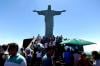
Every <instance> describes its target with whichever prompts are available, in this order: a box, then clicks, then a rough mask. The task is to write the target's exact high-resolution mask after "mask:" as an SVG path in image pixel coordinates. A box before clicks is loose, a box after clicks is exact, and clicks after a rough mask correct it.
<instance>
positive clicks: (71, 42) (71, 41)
mask: <svg viewBox="0 0 100 66" xmlns="http://www.w3.org/2000/svg"><path fill="white" fill-rule="evenodd" d="M61 44H67V45H81V46H84V45H91V44H96V43H94V42H90V41H86V40H82V39H69V40H64V41H62V42H61Z"/></svg>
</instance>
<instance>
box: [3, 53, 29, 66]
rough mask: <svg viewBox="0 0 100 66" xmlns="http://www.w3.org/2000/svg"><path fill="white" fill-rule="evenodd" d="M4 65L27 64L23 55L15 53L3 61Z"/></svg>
mask: <svg viewBox="0 0 100 66" xmlns="http://www.w3.org/2000/svg"><path fill="white" fill-rule="evenodd" d="M4 66H27V63H26V60H25V58H24V57H23V56H21V55H20V54H17V55H16V56H14V57H9V58H8V59H7V60H6V62H5V63H4Z"/></svg>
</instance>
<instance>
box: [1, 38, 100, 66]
mask: <svg viewBox="0 0 100 66" xmlns="http://www.w3.org/2000/svg"><path fill="white" fill-rule="evenodd" d="M62 39H63V37H62V36H57V37H54V36H52V37H41V36H38V37H36V38H35V41H34V42H32V43H31V45H30V46H28V47H22V48H20V49H19V47H18V44H16V43H9V44H7V45H2V46H0V66H100V54H99V52H97V51H93V52H92V53H91V54H92V55H91V57H88V56H87V54H86V53H84V51H79V50H78V49H75V48H74V49H73V48H72V47H70V46H62V45H61V44H60V43H61V42H62Z"/></svg>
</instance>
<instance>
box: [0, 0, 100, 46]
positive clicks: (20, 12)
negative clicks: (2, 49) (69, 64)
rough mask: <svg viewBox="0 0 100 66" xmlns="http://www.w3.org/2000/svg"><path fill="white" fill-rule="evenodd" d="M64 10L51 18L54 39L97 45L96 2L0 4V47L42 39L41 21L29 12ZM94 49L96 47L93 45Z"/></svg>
mask: <svg viewBox="0 0 100 66" xmlns="http://www.w3.org/2000/svg"><path fill="white" fill-rule="evenodd" d="M49 4H51V6H52V9H53V10H57V11H60V10H66V12H64V13H62V14H61V15H59V16H55V17H54V35H63V36H64V37H67V38H81V39H85V40H89V41H93V42H96V43H97V44H99V42H100V37H99V34H100V29H99V28H100V0H0V44H3V43H9V42H16V43H19V44H22V40H23V39H25V38H31V37H32V36H37V35H38V34H41V35H44V31H45V30H44V28H45V27H44V25H45V24H44V17H43V16H40V15H38V14H37V13H34V12H32V10H45V9H47V6H48V5H49ZM96 46H97V45H96Z"/></svg>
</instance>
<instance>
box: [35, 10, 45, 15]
mask: <svg viewBox="0 0 100 66" xmlns="http://www.w3.org/2000/svg"><path fill="white" fill-rule="evenodd" d="M33 12H37V13H38V14H39V15H44V11H37V10H33Z"/></svg>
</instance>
